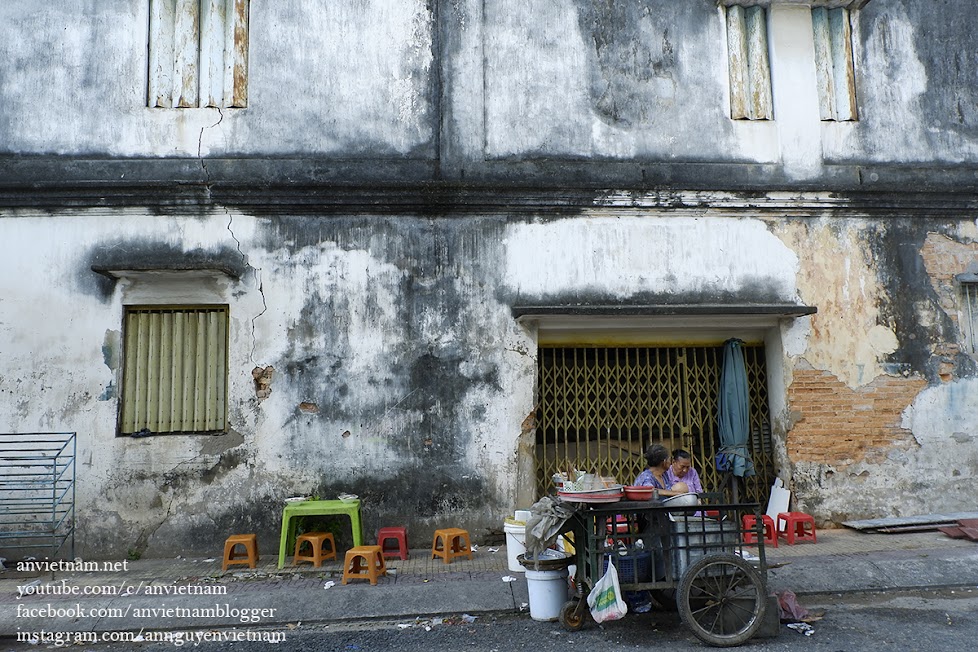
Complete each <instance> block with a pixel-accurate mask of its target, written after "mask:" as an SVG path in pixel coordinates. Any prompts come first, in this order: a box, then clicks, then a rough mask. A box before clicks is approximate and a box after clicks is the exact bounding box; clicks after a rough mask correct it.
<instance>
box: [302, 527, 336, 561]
mask: <svg viewBox="0 0 978 652" xmlns="http://www.w3.org/2000/svg"><path fill="white" fill-rule="evenodd" d="M327 541H329V548H330V549H329V550H323V544H324V543H326V542H327ZM303 543H308V544H309V545H310V546H312V552H311V553H310V554H308V555H301V554H299V552H300V549H301V548H302V544H303ZM326 559H336V541H334V540H333V533H332V532H306V533H305V534H300V535H299V536H298V537H296V540H295V554H294V555H293V557H292V561H293V563H295V564H298V563H299V562H300V561H310V562H312V565H313V566H322V565H323V561H324V560H326Z"/></svg>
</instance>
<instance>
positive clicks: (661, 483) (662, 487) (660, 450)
mask: <svg viewBox="0 0 978 652" xmlns="http://www.w3.org/2000/svg"><path fill="white" fill-rule="evenodd" d="M669 461H670V457H669V449H668V448H666V447H665V446H663V445H662V444H653V445H651V446H649V449H648V450H647V451H645V462H646V464H648V467H647V468H646V469H645V470H644V471H642V472H641V473H639V474H638V477H637V478H635V485H636V486H639V487H655V488H656V489H658V490H659V495H660V496H666V497H668V496H679V495H682V494H686V493H689V487H688V486H687V485H686V483H685V482H676V483H674V484H670V483H669V481H668V479H667V478H666V471H668V470H669Z"/></svg>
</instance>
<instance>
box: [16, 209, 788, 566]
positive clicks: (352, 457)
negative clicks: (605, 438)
mask: <svg viewBox="0 0 978 652" xmlns="http://www.w3.org/2000/svg"><path fill="white" fill-rule="evenodd" d="M582 225H584V226H582ZM55 233H56V234H57V235H58V237H52V236H53V234H55ZM0 235H2V237H0V241H2V242H3V249H4V255H5V259H6V260H8V261H16V265H18V268H17V269H11V270H10V272H11V273H8V274H5V275H4V276H3V281H2V283H3V287H2V294H0V296H3V297H4V299H3V301H2V302H0V324H2V328H0V335H2V337H3V339H4V341H6V342H8V344H9V346H5V347H4V360H3V369H4V373H3V374H2V375H0V405H2V406H3V407H2V408H0V415H2V418H0V430H2V431H21V432H23V431H30V430H36V429H41V430H45V429H57V430H77V431H78V433H79V445H80V457H79V459H80V466H79V473H78V476H79V528H80V537H81V538H80V541H81V544H82V549H83V550H87V551H89V552H90V553H97V554H98V553H108V552H115V553H117V554H118V553H119V552H124V551H125V550H124V549H125V548H133V549H138V550H145V551H146V552H147V553H149V554H170V553H173V552H179V551H186V550H190V549H201V548H203V549H209V548H213V547H214V546H216V545H218V544H219V539H220V538H221V537H223V536H224V535H225V534H226V533H227V532H229V531H232V530H240V529H242V528H244V529H248V530H254V531H257V532H259V533H260V535H261V537H262V539H263V542H264V543H265V544H266V545H269V546H272V545H274V541H275V534H276V531H277V527H278V519H279V515H280V508H281V499H282V498H284V497H286V496H288V495H292V494H296V493H310V494H318V495H323V496H332V495H335V494H336V493H339V492H341V491H352V492H354V493H357V494H359V495H360V496H362V497H363V498H364V500H365V501H366V507H365V518H366V523H367V527H368V531H369V529H371V528H373V527H376V526H378V525H380V524H382V523H387V522H393V521H399V522H400V521H405V522H408V523H410V525H411V527H412V529H413V531H414V532H415V536H416V537H418V538H419V540H423V539H424V536H425V535H424V532H425V531H428V530H429V529H430V528H432V527H434V526H435V525H438V524H441V523H444V522H445V520H446V519H448V520H451V521H452V522H453V523H462V524H465V525H468V526H469V527H472V528H473V530H475V531H477V532H478V531H484V529H486V528H495V529H498V528H499V524H500V523H501V520H502V517H503V516H504V515H505V514H506V513H507V512H508V511H509V510H510V509H511V508H512V507H513V506H514V504H515V502H516V500H517V497H516V491H517V489H516V482H517V480H518V478H517V461H518V457H517V438H518V436H519V434H520V432H521V424H522V422H523V420H524V418H525V417H526V415H527V414H528V413H529V412H530V411H531V408H532V406H533V401H534V399H533V386H534V382H535V362H534V359H535V355H534V350H535V343H534V341H533V340H532V338H531V337H530V334H529V333H527V332H526V331H524V330H523V329H522V328H521V327H519V326H518V325H517V324H516V322H515V321H514V320H513V318H512V316H511V313H510V307H511V306H512V305H513V304H514V303H516V302H518V301H523V300H526V301H530V302H538V301H552V300H555V299H557V298H561V297H565V298H566V297H567V296H568V295H569V293H574V294H575V295H577V296H581V297H585V296H589V297H591V298H597V297H603V298H604V299H606V300H609V299H610V300H629V299H630V298H633V297H641V296H644V295H649V296H652V295H655V296H665V295H667V294H671V295H672V296H674V297H676V298H677V299H679V300H682V298H683V297H689V298H699V297H704V296H710V295H714V294H724V295H730V296H741V297H743V298H745V299H747V298H756V299H758V300H772V299H783V300H788V299H790V298H791V297H792V296H793V292H794V290H793V287H792V279H793V276H794V264H795V258H794V255H793V254H792V253H791V252H790V251H789V250H788V249H787V248H786V247H785V246H784V245H783V244H782V243H781V242H780V241H779V240H778V239H777V238H775V237H773V236H772V235H771V234H770V233H769V232H768V231H767V230H766V229H765V228H764V226H763V224H762V223H760V222H757V221H755V220H745V221H739V220H723V219H721V220H711V219H692V218H677V219H666V220H662V221H661V222H659V221H655V222H650V221H648V220H646V219H642V218H630V219H624V220H622V219H614V220H613V219H609V218H603V217H596V218H593V219H591V218H585V219H584V221H583V222H582V221H579V220H577V219H573V218H568V219H560V220H548V221H544V222H541V221H537V220H535V219H534V218H532V217H527V218H524V219H521V220H512V219H511V218H510V219H506V218H504V217H502V216H483V217H473V218H469V219H465V220H459V219H427V218H417V217H410V216H400V217H396V216H395V217H388V218H385V219H383V220H378V219H374V218H370V217H353V216H348V217H342V216H335V217H331V218H318V219H317V218H309V217H301V218H300V217H289V216H282V217H277V218H256V217H253V216H247V215H240V214H231V215H228V214H225V213H223V212H218V213H214V214H202V215H199V216H197V217H195V218H190V217H162V216H154V217H152V218H150V217H149V216H146V215H138V214H135V213H133V212H131V211H119V212H111V213H102V214H99V213H90V214H84V215H61V216H41V215H25V214H17V215H4V216H2V217H0ZM745 240H746V241H749V242H751V243H753V247H754V249H763V250H764V251H766V252H767V255H765V256H760V257H756V258H755V257H754V256H751V255H748V253H747V250H744V249H742V248H739V247H738V246H737V243H740V242H743V241H745ZM704 241H707V242H709V243H710V245H711V247H715V248H716V249H717V250H724V251H726V252H728V253H727V255H725V256H719V257H717V256H714V257H712V258H707V257H703V256H702V255H701V254H700V253H698V250H697V249H696V248H695V247H692V246H690V245H692V244H693V243H696V242H699V243H700V244H703V242H704ZM31 243H36V246H34V245H32V244H31ZM681 243H686V245H685V246H686V247H687V249H686V256H688V257H689V258H690V261H689V262H694V263H695V264H696V266H697V267H699V268H700V270H701V273H700V275H698V276H697V275H692V274H682V273H680V270H679V269H678V268H677V269H676V270H669V269H663V270H662V271H661V272H656V273H654V274H651V273H650V272H651V271H652V270H653V269H654V268H655V264H654V261H656V260H661V259H664V258H665V257H666V256H667V255H670V254H671V255H676V253H677V252H678V251H681V250H682V246H683V245H682V244H681ZM582 245H583V246H582ZM27 247H32V251H33V256H31V257H29V258H28V257H23V256H17V255H16V252H18V251H21V250H24V249H25V248H27ZM571 250H581V251H586V256H585V257H584V258H582V259H580V260H578V261H573V260H572V259H568V258H567V257H566V256H565V255H564V253H565V252H567V251H571ZM187 258H197V259H201V258H209V259H211V260H213V261H223V263H224V264H225V266H227V267H231V268H240V269H241V270H242V271H243V272H244V273H243V274H242V276H241V278H240V280H234V279H230V278H226V277H223V276H220V275H219V276H218V277H217V278H216V279H212V280H210V281H206V282H203V281H202V280H201V279H200V278H199V277H196V276H194V277H191V278H189V279H187V278H183V277H181V274H185V273H179V272H178V273H172V274H170V275H167V274H166V273H165V272H160V273H158V274H156V275H155V276H152V275H150V276H142V275H138V276H137V277H135V278H134V280H122V281H119V282H117V283H115V284H114V285H113V284H111V283H109V282H107V281H106V280H105V279H103V278H102V277H101V276H98V275H96V274H95V273H94V272H92V271H91V270H90V267H91V265H92V264H98V265H102V266H109V267H118V268H122V269H124V268H126V267H135V266H138V264H139V263H141V262H143V263H145V262H146V261H153V260H155V261H158V264H160V266H161V268H163V269H166V268H167V267H179V266H180V263H181V261H182V260H184V259H187ZM611 259H614V260H616V261H617V264H616V266H615V270H614V272H612V271H611V270H610V269H609V270H606V271H607V272H608V273H600V274H599V275H598V276H596V277H594V280H595V283H588V282H586V281H584V280H582V279H581V277H580V275H579V274H580V272H581V271H582V270H588V269H592V270H593V269H595V266H596V265H599V264H600V261H602V260H611ZM160 261H165V262H160ZM740 268H743V269H744V270H745V271H744V272H743V273H742V274H741V275H738V276H734V277H731V276H730V274H729V270H730V269H740ZM597 269H598V271H599V272H600V271H601V269H600V268H597ZM23 278H31V283H30V285H25V284H23V283H22V282H21V280H22V279H23ZM720 279H722V282H720ZM718 283H719V286H718ZM147 301H157V302H178V301H179V302H183V301H187V302H227V303H228V304H229V305H230V309H231V318H232V324H231V336H230V351H231V355H230V410H229V412H230V424H231V432H230V433H229V434H227V435H225V436H220V437H208V436H199V437H193V436H157V437H148V438H139V439H132V438H118V437H116V436H115V429H116V411H117V399H118V394H117V388H118V387H119V385H120V379H121V368H120V351H119V346H120V341H121V334H120V324H121V316H122V307H123V305H124V304H126V303H144V302H147ZM24 324H31V327H30V328H24V327H23V325H24ZM269 365H271V366H272V367H274V369H275V374H274V376H273V380H272V383H271V390H272V392H271V394H270V396H269V397H268V398H266V399H265V400H263V401H261V402H259V401H258V399H257V397H256V395H255V387H254V383H253V379H252V374H251V372H252V370H253V369H254V368H255V367H261V368H264V367H267V366H269ZM120 548H122V550H120Z"/></svg>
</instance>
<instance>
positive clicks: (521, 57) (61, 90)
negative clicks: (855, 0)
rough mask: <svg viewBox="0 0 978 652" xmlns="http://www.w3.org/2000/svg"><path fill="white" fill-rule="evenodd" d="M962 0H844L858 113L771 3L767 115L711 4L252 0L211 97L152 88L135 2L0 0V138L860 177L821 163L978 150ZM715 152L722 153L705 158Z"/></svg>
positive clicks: (706, 179) (694, 178) (143, 151)
mask: <svg viewBox="0 0 978 652" xmlns="http://www.w3.org/2000/svg"><path fill="white" fill-rule="evenodd" d="M971 8H972V7H971V4H970V3H969V2H967V0H948V2H945V3H943V4H942V6H941V9H940V10H939V11H938V10H935V9H934V8H933V7H932V6H931V5H929V4H928V3H918V2H912V1H911V0H897V1H893V2H889V1H888V2H879V1H875V2H870V3H869V4H868V5H867V6H866V7H865V8H864V9H862V10H860V11H856V12H854V13H853V26H854V30H853V34H854V37H853V39H854V52H855V55H854V56H855V67H856V80H857V85H858V88H857V98H858V104H859V118H860V119H859V121H857V122H850V123H834V122H821V121H820V120H819V116H818V110H817V106H816V102H817V96H816V95H815V90H814V84H815V78H814V63H813V56H814V55H813V53H812V51H811V47H810V46H811V15H810V12H809V11H808V8H807V7H805V6H801V5H797V4H792V5H779V4H777V3H775V6H773V7H772V8H771V10H770V19H769V26H770V38H769V41H770V49H771V57H772V60H771V74H772V79H773V94H774V105H775V119H774V120H773V121H744V120H739V121H738V120H730V119H729V109H728V104H729V99H728V95H729V91H728V77H727V61H726V50H725V35H724V28H723V19H722V12H721V11H720V10H719V9H718V8H717V7H716V5H715V3H713V2H708V1H699V0H696V1H691V2H673V1H672V0H650V1H648V2H644V3H607V2H604V1H598V0H575V1H574V2H553V1H552V0H532V1H530V2H526V1H519V2H517V1H514V0H499V1H498V2H492V3H488V4H485V3H482V2H480V1H478V0H460V1H456V2H451V3H447V2H436V1H435V0H411V1H405V2H389V1H384V0H372V1H370V2H362V1H356V2H354V1H352V0H342V1H338V2H330V3H326V4H323V3H321V2H312V1H306V2H290V3H269V2H256V3H253V5H252V7H251V15H250V49H249V81H248V86H249V104H248V108H247V109H226V110H223V111H218V110H217V109H179V110H172V109H171V110H161V109H149V108H147V107H146V78H147V72H146V71H147V48H146V43H147V38H148V24H149V19H148V15H149V14H148V12H149V3H148V0H129V1H128V2H113V3H108V4H106V3H99V2H94V1H92V0H68V1H66V2H61V3H58V5H57V6H52V7H46V8H45V10H44V11H37V10H36V7H35V3H33V2H31V1H29V0H12V1H10V2H5V3H3V5H2V6H0V60H2V61H4V62H6V63H5V64H4V65H3V66H2V67H0V80H2V82H3V83H2V84H0V106H3V107H4V110H3V112H2V113H0V153H5V154H38V155H45V154H47V155H60V156H72V157H92V156H100V157H101V156H108V157H126V158H134V159H140V158H143V157H150V158H158V157H160V158H166V157H197V156H205V157H242V156H243V157H255V156H272V157H286V158H291V157H295V158H304V157H315V158H323V159H326V160H339V159H342V160H344V161H345V164H344V165H343V166H338V167H333V168H327V169H321V170H319V171H318V172H317V174H318V175H321V176H325V177H329V178H335V177H340V178H347V179H354V180H355V179H357V178H359V177H360V176H361V175H363V174H364V173H365V171H366V170H368V169H369V166H368V167H366V168H365V167H364V166H363V165H356V164H355V162H356V161H364V160H369V161H376V162H378V163H377V164H379V165H380V167H385V166H389V165H391V162H392V161H399V162H401V163H407V162H411V161H414V162H417V163H419V164H423V165H422V166H421V167H419V168H418V170H417V171H415V173H417V174H420V175H423V176H428V177H429V178H432V177H434V178H450V179H470V178H481V179H487V180H492V179H496V180H500V181H506V182H512V181H515V180H519V179H521V178H522V176H521V175H526V174H530V173H532V174H534V175H541V174H542V175H545V176H546V178H548V179H550V180H554V179H557V180H559V179H566V178H573V179H577V180H581V179H587V178H588V177H589V176H591V177H592V178H598V175H597V169H598V168H599V167H600V164H602V162H604V163H607V162H611V161H617V162H632V163H637V164H639V167H637V168H635V169H630V170H629V171H628V173H627V174H626V175H623V176H620V177H619V178H620V179H622V180H627V181H628V182H629V183H630V184H638V185H641V184H643V183H647V182H655V183H667V184H668V183H670V180H671V179H673V177H671V176H669V175H668V174H665V173H664V172H663V170H660V169H659V167H661V166H663V165H665V166H667V167H668V166H670V165H681V164H686V165H692V166H693V168H691V170H692V171H691V172H686V173H683V174H682V176H680V177H679V178H682V179H684V182H685V183H690V184H695V185H701V184H704V183H710V182H711V181H712V182H714V183H723V182H724V181H725V180H727V181H728V182H729V181H732V180H734V179H736V180H737V182H738V183H749V182H750V180H751V179H753V180H754V181H761V180H767V181H768V182H773V183H777V184H791V183H798V182H803V181H804V182H811V181H813V180H820V181H822V182H825V183H836V182H837V181H838V180H839V179H840V178H843V177H845V178H846V179H849V178H850V177H852V179H853V180H851V183H854V184H868V185H872V183H873V182H874V179H872V178H870V177H871V174H870V173H867V175H866V178H862V177H859V176H858V173H857V172H853V171H850V172H846V173H845V174H841V173H840V172H839V170H838V169H837V168H836V167H833V166H838V165H859V164H899V163H909V162H912V163H914V164H915V165H917V166H942V165H947V164H954V163H968V162H970V161H973V160H974V159H975V155H976V153H978V111H976V110H975V108H974V107H975V106H976V97H975V93H978V91H976V90H975V85H974V84H973V83H971V81H972V80H973V77H974V73H975V70H976V69H978V60H976V56H978V55H975V54H974V52H975V51H976V48H974V47H969V45H970V44H973V43H974V39H975V33H976V32H975V30H974V29H973V27H974V25H973V24H972V23H973V21H972V20H970V18H968V17H969V16H970V15H971ZM948 15H956V16H960V17H964V18H962V19H960V20H956V21H952V23H948V22H947V21H946V17H947V16H948ZM935 33H940V34H942V35H943V37H942V39H939V40H935V39H934V38H933V34H935ZM945 38H946V39H947V40H946V41H945V40H943V39H945ZM938 41H940V42H938ZM947 42H951V43H955V44H957V45H956V46H955V47H946V46H945V43H947ZM37 107H50V110H38V109H37ZM435 160H437V161H438V162H439V164H438V165H435V166H432V165H430V163H431V162H432V161H435ZM542 162H550V163H553V162H560V164H559V165H553V164H549V165H543V164H542ZM711 162H712V163H723V164H733V165H734V166H735V168H734V169H728V168H710V167H709V166H706V167H697V166H702V165H703V164H704V163H711ZM581 163H590V164H591V165H590V168H591V169H592V170H594V172H592V173H590V174H589V173H586V172H585V173H584V175H583V176H582V174H581V167H580V164H581ZM377 164H374V167H377ZM525 164H528V165H525ZM283 165H284V163H283ZM749 165H755V166H757V165H761V166H763V167H755V168H750V170H751V174H749V175H745V174H743V173H744V172H745V171H746V170H747V169H748V168H746V167H744V166H749ZM643 166H644V167H643ZM639 168H641V169H639ZM646 168H648V169H646ZM215 169H216V168H215ZM584 169H587V168H584ZM397 170H401V172H403V170H402V169H401V168H397ZM656 170H658V171H656ZM737 170H739V172H738V171H737ZM249 172H251V173H253V172H254V170H250V169H249V168H247V167H246V166H245V165H244V164H242V165H241V166H240V169H239V170H238V172H236V173H235V172H234V171H233V169H232V171H231V172H230V174H232V176H233V175H234V174H238V175H246V174H248V173H249ZM263 173H265V174H270V175H274V174H275V172H274V170H273V169H263ZM301 173H302V172H301V168H299V169H296V170H293V171H291V172H290V174H301ZM87 174H93V175H95V176H99V175H103V176H104V175H108V174H109V172H108V170H106V169H102V167H100V166H97V165H96V166H94V167H91V168H90V172H87ZM395 174H396V172H395ZM646 174H648V175H649V177H648V179H647V178H646V176H645V175H646ZM690 175H691V176H690ZM852 175H856V176H852ZM939 179H940V175H936V174H935V175H934V180H935V181H938V180H939ZM105 180H112V181H117V180H118V176H117V175H116V176H109V177H107V178H106V179H105ZM52 181H53V179H52Z"/></svg>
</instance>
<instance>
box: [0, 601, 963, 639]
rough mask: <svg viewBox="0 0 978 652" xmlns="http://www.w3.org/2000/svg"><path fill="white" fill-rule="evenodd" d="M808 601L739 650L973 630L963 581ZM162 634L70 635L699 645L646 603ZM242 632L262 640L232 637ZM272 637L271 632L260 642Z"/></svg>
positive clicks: (959, 635) (952, 635)
mask: <svg viewBox="0 0 978 652" xmlns="http://www.w3.org/2000/svg"><path fill="white" fill-rule="evenodd" d="M801 603H802V605H803V606H804V607H807V608H809V609H824V610H825V615H824V617H823V618H822V619H821V620H820V621H818V622H815V623H813V624H812V625H811V627H812V629H813V631H812V633H811V634H810V635H805V634H804V633H801V632H798V631H795V630H792V629H789V628H788V627H787V626H786V625H782V626H781V628H780V634H779V636H778V637H777V638H773V639H754V640H752V641H750V642H749V643H747V644H746V645H744V646H742V647H741V648H739V649H742V650H752V651H753V650H760V651H765V652H767V651H773V650H792V651H796V650H802V651H806V650H813V651H827V652H837V651H845V652H854V651H859V650H879V649H886V648H893V649H897V650H899V651H900V652H932V651H933V652H938V651H940V652H947V650H970V649H974V646H975V639H976V638H978V587H976V588H975V589H970V590H956V591H950V590H944V591H936V592H914V593H901V594H897V593H887V594H858V595H847V596H821V597H819V598H817V599H813V598H808V599H807V600H801ZM160 634H161V635H165V634H169V635H170V636H171V640H170V641H169V642H165V643H145V642H122V643H115V644H106V643H98V644H85V643H82V644H77V643H74V642H72V644H71V645H70V646H68V645H65V647H70V649H71V650H73V651H78V652H81V651H83V650H86V651H93V652H95V651H97V652H117V651H121V650H135V651H139V652H161V651H162V650H173V649H175V648H177V649H194V650H201V651H204V652H217V651H225V652H231V651H233V652H264V651H267V650H283V649H287V650H290V652H291V651H293V650H295V651H299V652H303V651H307V652H326V651H331V652H332V651H335V652H376V651H380V650H397V651H399V652H429V651H431V650H439V651H440V650H444V651H449V650H452V651H456V650H472V651H476V652H508V651H510V650H514V651H515V650H532V651H533V652H571V651H588V652H591V651H593V652H624V651H625V650H629V651H631V650H636V649H654V650H656V652H668V651H672V650H705V649H709V648H708V647H707V646H705V645H704V644H702V643H701V642H700V641H699V640H697V639H696V638H695V637H694V636H693V635H692V634H691V633H690V632H689V630H687V629H686V628H685V627H684V626H683V625H682V623H681V622H680V621H679V618H678V616H677V614H675V613H664V612H653V613H647V614H629V615H628V616H627V617H626V618H625V619H624V620H621V621H617V622H614V623H606V624H605V625H602V626H593V625H592V626H590V627H588V628H586V629H584V630H583V631H580V632H566V631H564V630H563V628H562V627H561V626H560V625H559V624H557V623H539V622H535V621H533V620H531V619H530V618H529V616H528V615H513V616H505V617H496V618H493V617H488V616H481V617H478V618H476V619H475V620H474V622H466V620H465V619H463V618H462V617H453V618H449V619H444V620H441V621H437V620H436V621H430V620H422V621H414V622H412V621H399V622H357V623H350V624H331V625H318V624H313V625H309V624H291V625H290V626H288V627H282V628H278V629H252V630H247V629H236V630H213V631H211V632H204V633H201V634H200V636H201V639H202V640H193V641H191V640H187V639H186V638H185V639H184V640H179V635H180V634H184V635H185V636H187V637H189V636H192V635H193V636H196V634H197V633H193V634H191V633H182V632H160ZM248 636H251V637H257V638H262V639H264V641H254V642H248V641H246V640H239V641H236V642H229V641H228V640H223V641H221V640H210V641H208V640H203V639H206V638H210V639H216V638H217V639H219V638H224V639H229V638H240V639H246V638H248ZM275 639H279V640H278V642H270V641H274V640H275ZM57 647H58V642H57V641H55V640H53V639H49V640H45V641H41V642H40V643H39V644H34V645H31V644H27V643H17V642H15V641H12V640H11V639H4V640H2V641H0V652H2V651H5V650H17V651H20V650H39V649H57Z"/></svg>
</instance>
